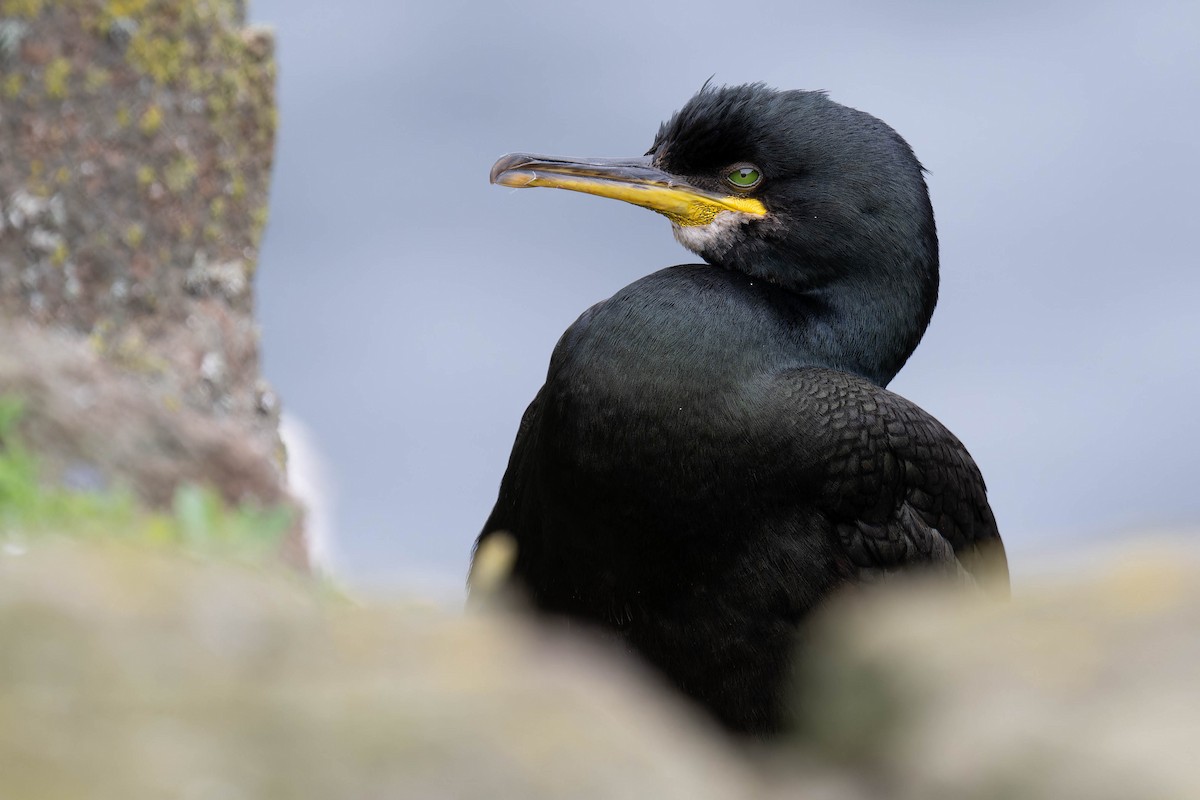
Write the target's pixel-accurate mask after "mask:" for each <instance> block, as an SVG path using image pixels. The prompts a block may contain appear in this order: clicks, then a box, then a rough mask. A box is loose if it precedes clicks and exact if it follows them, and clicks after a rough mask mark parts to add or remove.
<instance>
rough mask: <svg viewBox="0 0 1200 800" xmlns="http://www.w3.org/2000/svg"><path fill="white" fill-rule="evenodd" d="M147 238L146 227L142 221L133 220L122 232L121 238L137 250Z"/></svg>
mask: <svg viewBox="0 0 1200 800" xmlns="http://www.w3.org/2000/svg"><path fill="white" fill-rule="evenodd" d="M145 238H146V228H145V226H143V225H142V223H140V222H131V223H130V224H129V225H127V226H126V228H125V230H124V231H123V232H122V233H121V240H122V241H123V242H125V244H127V245H129V246H130V247H132V248H133V249H135V250H136V249H137V248H138V247H140V246H141V244H142V241H143V240H144V239H145Z"/></svg>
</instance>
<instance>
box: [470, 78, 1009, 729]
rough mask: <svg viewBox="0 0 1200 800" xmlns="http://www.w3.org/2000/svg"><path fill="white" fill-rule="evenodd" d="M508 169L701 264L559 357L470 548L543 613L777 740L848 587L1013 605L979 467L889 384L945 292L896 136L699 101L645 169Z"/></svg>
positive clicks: (558, 162)
mask: <svg viewBox="0 0 1200 800" xmlns="http://www.w3.org/2000/svg"><path fill="white" fill-rule="evenodd" d="M491 180H492V182H493V183H498V184H501V185H504V186H512V187H525V186H549V187H557V188H562V189H571V190H574V191H580V192H587V193H590V194H596V195H600V196H603V197H612V198H616V199H619V200H625V201H628V202H631V203H635V204H637V205H640V206H644V207H646V208H650V209H652V210H654V211H657V212H659V213H661V214H663V215H665V216H667V217H668V218H669V219H670V220H671V223H672V227H673V229H674V232H675V237H676V239H678V240H679V241H680V243H682V244H683V245H684V246H685V247H687V248H688V249H689V250H692V251H693V252H695V253H696V254H697V255H699V256H700V257H701V258H703V259H704V261H705V262H706V263H704V264H687V265H681V266H675V267H669V268H667V269H663V270H661V271H659V272H655V273H653V274H652V275H649V276H647V277H645V278H642V279H641V280H639V281H636V282H635V283H633V284H631V285H629V286H627V287H625V288H624V289H621V290H620V291H619V292H617V293H616V294H615V295H613V296H612V297H611V298H609V299H608V300H605V301H603V302H601V303H598V304H597V305H595V306H593V307H592V308H590V309H588V310H587V311H586V312H584V314H583V316H581V317H580V318H579V319H578V320H577V321H576V322H575V324H573V325H572V326H571V327H570V328H569V329H568V330H567V332H566V333H565V334H563V336H562V338H561V339H560V340H559V342H558V345H557V346H556V347H555V349H554V353H553V355H552V356H551V359H550V369H549V373H548V374H547V376H546V383H545V385H544V386H543V387H542V388H541V391H539V392H538V394H537V396H536V397H535V398H534V400H533V402H532V403H531V404H530V406H529V408H528V410H527V411H526V412H525V415H524V417H523V418H522V420H521V425H520V429H519V431H518V433H517V439H516V443H515V445H514V446H513V451H512V456H511V457H510V460H509V463H508V469H507V472H506V473H505V475H504V479H503V482H502V483H501V485H500V495H499V499H498V500H497V502H496V506H495V509H494V510H493V511H492V514H491V516H490V517H489V518H488V521H487V524H486V525H485V526H484V529H483V533H482V534H481V535H480V537H479V541H478V542H477V543H476V547H477V551H476V555H478V553H479V552H480V550H479V548H486V543H487V540H488V537H489V536H491V535H493V534H495V533H497V532H500V531H507V532H508V533H509V534H511V536H512V537H513V538H514V539H515V541H516V545H517V550H516V557H515V562H514V564H513V567H512V577H513V579H515V581H517V582H518V583H519V585H521V587H522V588H523V589H524V590H525V593H526V594H527V595H528V596H529V598H530V599H531V600H532V602H533V603H534V604H535V606H536V607H537V608H539V609H541V610H544V611H546V612H550V613H553V614H557V615H565V616H566V617H568V618H572V619H576V620H582V621H585V622H587V623H591V624H593V625H596V626H600V627H602V628H605V629H609V630H611V631H614V632H616V633H617V634H618V635H619V636H621V637H623V638H624V640H625V641H626V642H627V643H628V644H629V645H631V646H632V647H633V648H634V649H636V650H637V651H638V652H640V653H641V654H642V655H643V656H644V657H645V658H646V659H648V660H649V661H650V662H651V663H652V664H654V665H655V666H657V667H658V668H659V669H660V670H661V671H662V672H663V673H665V675H666V676H667V677H668V679H669V680H670V681H671V682H673V683H674V684H675V685H676V686H678V687H679V689H681V690H682V691H683V692H684V693H686V694H687V695H690V696H692V697H693V698H695V699H696V700H697V701H699V702H700V703H701V704H702V705H704V706H706V707H707V708H708V709H709V710H711V711H712V712H713V713H714V714H715V715H716V717H717V718H718V719H719V720H720V721H721V722H723V723H724V724H725V725H726V726H727V727H728V728H730V729H732V730H734V731H740V732H747V733H752V734H759V735H764V734H770V733H772V732H775V731H776V730H778V729H779V727H780V726H781V724H783V721H784V718H785V710H784V707H783V706H784V701H783V690H784V686H785V682H786V676H787V672H788V667H789V662H790V660H791V658H792V654H793V652H794V648H795V641H796V637H797V634H798V632H799V631H800V630H801V624H802V623H803V621H804V620H805V618H806V617H807V616H808V615H809V614H810V612H812V611H813V609H814V608H815V607H817V606H818V605H820V604H821V603H822V601H823V600H825V599H826V598H827V597H828V596H829V595H830V594H831V593H833V592H834V591H835V590H837V589H838V588H839V587H842V586H845V585H847V584H853V583H858V582H863V581H865V580H869V579H872V578H874V577H876V576H878V575H880V574H883V573H890V572H894V571H899V570H905V569H909V568H914V567H932V568H933V569H935V570H943V571H946V572H948V573H950V574H953V575H956V576H960V577H964V579H965V580H968V581H970V582H974V581H975V580H976V579H981V580H982V579H984V578H987V579H988V582H989V583H990V584H993V585H995V586H997V587H998V591H999V592H1000V593H1007V590H1008V569H1007V564H1006V561H1005V557H1004V550H1003V546H1002V545H1001V542H1000V537H999V534H998V532H997V529H996V522H995V519H994V517H993V516H992V512H991V509H990V508H989V507H988V503H987V497H986V493H985V489H984V483H983V479H982V477H981V476H980V473H979V470H978V468H977V467H976V466H975V463H974V462H973V461H972V459H971V457H970V455H968V453H967V451H966V449H964V447H963V445H962V444H961V443H960V442H959V441H958V439H956V438H955V437H954V436H953V435H952V434H951V433H950V432H949V431H948V430H946V429H945V428H944V427H943V426H942V425H941V424H939V423H938V421H937V420H935V419H934V418H933V417H931V416H930V415H928V414H927V413H925V412H924V411H922V410H921V409H920V408H918V407H917V406H915V405H914V404H913V403H911V402H909V401H907V400H905V399H904V398H902V397H900V396H898V395H895V394H892V393H891V392H888V391H887V390H886V389H884V388H883V387H885V386H886V385H887V383H888V382H889V381H890V380H891V379H892V377H893V376H895V374H896V372H897V371H898V370H899V369H900V367H901V366H902V365H903V364H904V362H905V361H906V360H907V359H908V357H909V355H911V353H912V352H913V349H914V348H915V347H916V346H917V343H918V342H919V341H920V339H921V336H922V335H923V333H924V332H925V328H926V326H927V325H928V324H929V319H930V316H931V315H932V313H933V307H934V304H935V303H936V300H937V289H938V247H937V233H936V230H935V228H934V221H933V210H932V208H931V206H930V203H929V195H928V192H927V190H926V186H925V180H924V177H923V169H922V167H921V165H920V163H919V162H918V161H917V159H916V157H915V156H914V155H913V152H912V150H911V149H910V148H909V146H908V144H907V143H906V142H905V141H904V140H903V139H902V138H900V136H899V135H898V134H897V133H896V132H895V131H893V130H892V129H891V128H890V127H888V126H887V125H885V124H884V123H883V122H881V121H880V120H878V119H875V118H874V117H872V116H870V115H868V114H864V113H863V112H861V111H857V110H855V109H852V108H847V107H845V106H842V105H838V104H837V103H834V102H833V101H831V100H829V99H828V98H827V97H826V96H825V94H824V93H821V92H806V91H776V90H773V89H770V88H768V87H766V86H764V85H762V84H753V85H746V86H734V87H722V88H711V87H708V86H706V87H705V88H703V89H702V90H701V91H700V92H699V94H697V95H696V96H695V97H693V98H692V99H691V100H690V101H688V103H687V104H686V105H685V106H684V107H683V108H682V109H681V110H679V111H678V112H676V113H675V114H674V116H672V117H671V119H670V120H669V121H667V122H666V123H664V124H663V125H662V126H661V127H660V128H659V131H658V136H657V137H656V138H655V140H654V144H653V146H651V148H650V150H649V152H648V153H647V154H646V156H645V157H643V158H631V159H585V160H572V159H564V158H552V157H546V156H537V155H527V154H514V155H507V156H505V157H503V158H501V159H500V160H499V161H498V162H496V165H495V166H494V167H493V168H492V174H491Z"/></svg>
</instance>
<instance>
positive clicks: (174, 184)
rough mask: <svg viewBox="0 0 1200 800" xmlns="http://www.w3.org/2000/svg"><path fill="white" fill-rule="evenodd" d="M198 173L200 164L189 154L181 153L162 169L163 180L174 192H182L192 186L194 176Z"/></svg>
mask: <svg viewBox="0 0 1200 800" xmlns="http://www.w3.org/2000/svg"><path fill="white" fill-rule="evenodd" d="M199 174H200V165H199V164H198V163H197V162H196V159H194V158H192V157H191V156H190V155H182V156H179V157H178V158H176V159H175V160H174V161H172V162H171V163H170V164H168V165H167V167H166V169H165V170H163V182H164V183H166V185H167V188H168V189H170V190H171V192H172V193H174V194H183V193H184V192H186V191H187V190H188V189H190V188H191V187H192V184H193V183H195V181H196V176H197V175H199Z"/></svg>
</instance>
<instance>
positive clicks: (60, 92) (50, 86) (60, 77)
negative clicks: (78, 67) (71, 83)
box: [43, 57, 71, 100]
mask: <svg viewBox="0 0 1200 800" xmlns="http://www.w3.org/2000/svg"><path fill="white" fill-rule="evenodd" d="M70 77H71V62H70V61H68V60H67V59H65V58H61V57H59V58H56V59H54V60H53V61H51V62H50V63H49V64H47V65H46V72H45V74H44V76H43V79H44V81H45V84H46V95H47V96H48V97H50V98H52V99H54V100H62V99H63V98H65V97H66V96H67V81H68V79H70Z"/></svg>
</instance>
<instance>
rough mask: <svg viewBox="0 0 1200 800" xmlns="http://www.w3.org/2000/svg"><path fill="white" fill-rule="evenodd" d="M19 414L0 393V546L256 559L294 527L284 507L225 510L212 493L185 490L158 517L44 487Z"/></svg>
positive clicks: (127, 497)
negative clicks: (134, 546)
mask: <svg viewBox="0 0 1200 800" xmlns="http://www.w3.org/2000/svg"><path fill="white" fill-rule="evenodd" d="M24 411H25V409H24V403H23V402H22V401H21V400H20V398H17V397H14V396H13V395H9V394H0V541H5V542H8V543H13V542H16V543H23V542H26V541H29V540H32V539H37V538H42V537H45V536H66V537H73V538H84V539H121V540H126V541H133V542H138V543H145V544H154V545H166V546H177V547H182V548H184V549H186V550H188V551H191V552H199V553H207V554H221V555H235V556H238V557H251V558H256V559H257V558H262V557H264V556H268V557H269V556H273V555H274V554H276V553H278V552H279V550H280V546H281V544H282V541H283V537H284V536H285V535H286V534H287V531H288V529H289V528H290V527H291V524H292V515H291V513H290V512H289V511H288V510H287V509H286V508H270V509H260V508H256V507H253V506H250V505H241V506H238V507H236V508H231V507H229V506H228V505H226V504H225V502H224V501H223V500H222V499H221V498H220V496H219V495H217V493H216V492H214V491H212V490H210V489H205V488H201V487H198V486H194V485H184V486H181V487H179V489H178V490H176V492H175V498H174V502H173V504H172V507H171V510H170V511H169V512H157V511H150V510H148V509H145V508H142V507H141V506H140V505H139V504H138V503H137V501H136V499H135V498H134V496H133V494H132V493H131V492H129V491H127V490H125V489H120V488H118V489H110V490H105V491H73V490H69V489H64V488H60V487H54V486H44V485H43V484H42V482H41V480H40V465H39V463H38V459H37V457H36V456H35V455H34V454H33V453H32V452H31V451H30V450H29V449H28V448H27V447H26V446H25V444H24V442H23V441H22V438H21V436H20V431H19V429H18V427H19V422H20V420H21V418H22V416H23V415H24Z"/></svg>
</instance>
